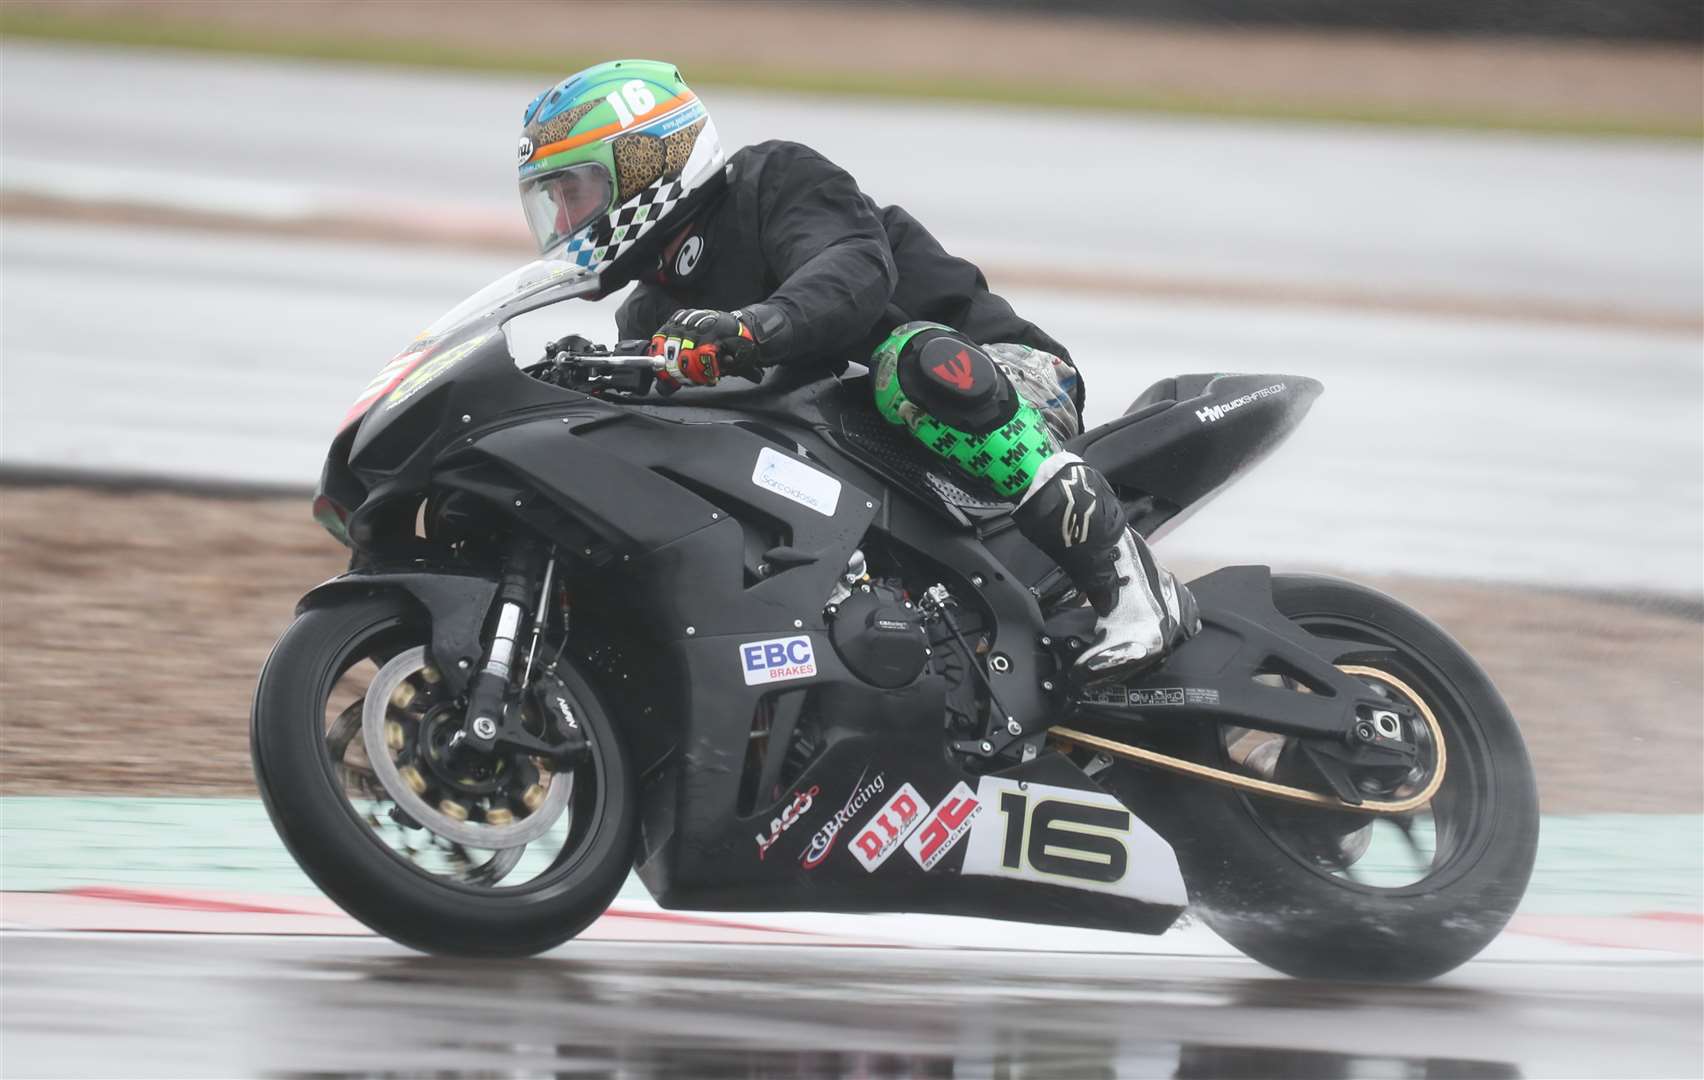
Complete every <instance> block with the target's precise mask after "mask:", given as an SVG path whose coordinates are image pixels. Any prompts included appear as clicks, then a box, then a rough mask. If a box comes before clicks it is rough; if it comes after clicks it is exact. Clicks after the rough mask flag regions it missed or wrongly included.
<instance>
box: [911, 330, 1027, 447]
mask: <svg viewBox="0 0 1704 1080" xmlns="http://www.w3.org/2000/svg"><path fill="white" fill-rule="evenodd" d="M897 367H898V375H899V385H900V389H901V390H903V391H904V392H905V396H906V397H907V398H909V399H910V400H912V401H913V402H915V403H916V404H917V405H918V407H919V408H921V409H922V410H923V411H924V412H926V413H928V414H929V415H930V416H933V417H934V418H935V419H937V420H939V421H940V422H941V423H943V424H946V425H948V426H949V427H953V428H957V429H958V430H960V431H963V432H965V433H966V434H969V435H986V434H988V433H989V432H991V431H993V430H995V429H996V428H999V427H1000V426H1002V425H1003V424H1006V423H1007V422H1008V421H1010V420H1011V419H1012V417H1013V416H1014V415H1015V414H1016V413H1017V411H1018V397H1017V392H1016V391H1015V390H1014V389H1013V388H1012V384H1011V380H1009V379H1007V378H1006V373H1005V372H1003V371H1001V370H1000V368H999V366H998V365H996V364H995V363H994V361H993V360H992V359H990V358H989V356H988V354H987V353H985V352H983V351H982V350H981V349H980V348H978V347H977V346H976V345H975V344H973V343H972V342H969V341H966V340H965V339H964V338H963V337H961V336H959V335H958V334H956V333H953V332H952V331H949V330H944V329H936V328H933V327H931V328H928V329H925V330H921V331H918V332H917V333H915V334H913V335H911V336H910V338H909V339H907V340H906V342H905V344H904V345H903V346H902V347H901V349H900V352H899V359H898V364H897Z"/></svg>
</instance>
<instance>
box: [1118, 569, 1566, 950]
mask: <svg viewBox="0 0 1704 1080" xmlns="http://www.w3.org/2000/svg"><path fill="white" fill-rule="evenodd" d="M1272 592H1273V599H1274V601H1275V602H1276V604H1277V607H1278V610H1279V611H1281V612H1283V613H1284V614H1285V615H1287V616H1289V617H1290V618H1292V619H1294V620H1296V621H1297V622H1298V623H1300V624H1302V625H1304V626H1306V627H1308V628H1309V629H1311V630H1313V631H1314V632H1315V633H1321V634H1325V635H1327V636H1333V637H1350V638H1352V639H1355V640H1364V641H1367V642H1368V643H1369V645H1372V644H1378V645H1382V646H1384V647H1385V648H1388V649H1394V650H1396V651H1395V653H1394V654H1384V655H1382V656H1381V658H1379V659H1377V660H1373V659H1368V660H1367V661H1365V663H1367V664H1369V665H1377V666H1379V667H1381V668H1383V669H1384V670H1386V671H1388V672H1389V673H1390V674H1392V675H1395V676H1397V677H1399V678H1401V679H1402V680H1403V681H1404V682H1406V683H1407V684H1408V685H1410V686H1412V687H1414V688H1415V689H1416V690H1418V691H1419V693H1420V694H1421V695H1422V696H1423V697H1425V698H1426V700H1427V702H1428V704H1429V705H1430V706H1431V708H1432V709H1433V710H1434V711H1435V713H1436V714H1437V716H1438V719H1439V722H1440V725H1441V726H1442V728H1443V732H1444V743H1445V747H1446V749H1447V762H1446V768H1445V780H1444V785H1445V786H1444V787H1443V788H1441V789H1440V791H1439V793H1438V795H1437V796H1435V797H1434V800H1433V806H1434V807H1436V806H1438V805H1439V804H1438V800H1439V799H1443V798H1445V796H1446V793H1450V792H1452V791H1454V792H1455V793H1456V795H1457V796H1458V797H1459V798H1460V800H1461V804H1462V805H1466V806H1471V807H1473V808H1474V810H1473V813H1472V814H1471V815H1470V814H1467V813H1461V814H1458V815H1457V818H1455V819H1451V820H1450V824H1449V827H1448V830H1447V834H1446V835H1447V837H1448V843H1449V846H1450V848H1451V849H1452V850H1451V852H1450V856H1449V858H1448V859H1446V860H1442V861H1441V862H1437V863H1434V866H1433V868H1432V869H1431V871H1430V873H1429V874H1428V876H1427V877H1425V878H1424V879H1422V880H1420V881H1418V882H1415V883H1413V884H1411V885H1406V886H1402V887H1398V888H1373V887H1368V886H1363V885H1356V884H1355V883H1353V882H1348V881H1345V880H1344V879H1343V878H1340V877H1334V876H1331V875H1329V874H1327V873H1324V872H1322V870H1321V869H1320V868H1319V867H1318V866H1309V865H1305V863H1304V860H1302V859H1301V858H1298V857H1297V856H1295V855H1294V854H1293V853H1292V852H1291V851H1289V850H1287V849H1286V848H1285V847H1284V846H1283V845H1282V844H1281V843H1279V842H1277V841H1276V840H1275V839H1274V836H1275V835H1277V834H1275V833H1274V832H1273V831H1271V830H1272V826H1271V824H1270V820H1271V815H1270V814H1269V813H1268V812H1267V810H1269V808H1270V807H1271V806H1272V800H1262V799H1260V798H1259V797H1255V796H1249V795H1245V794H1242V793H1241V792H1238V791H1235V790H1233V789H1230V788H1227V787H1222V786H1219V785H1214V784H1210V783H1205V782H1201V781H1191V780H1188V779H1185V778H1183V777H1179V776H1175V775H1173V774H1170V773H1162V772H1157V771H1153V770H1147V769H1141V768H1138V767H1136V766H1127V765H1121V766H1120V767H1119V768H1118V770H1117V775H1116V776H1114V777H1113V783H1114V785H1115V786H1116V787H1117V789H1118V792H1119V794H1120V795H1121V796H1123V797H1125V798H1126V799H1127V800H1128V801H1129V802H1130V804H1131V806H1132V808H1133V809H1135V810H1136V811H1137V812H1138V813H1139V814H1141V815H1142V816H1143V817H1144V818H1145V819H1147V820H1149V821H1150V823H1151V824H1153V825H1154V827H1155V828H1156V829H1157V830H1159V832H1160V833H1161V834H1162V835H1164V836H1165V837H1166V839H1167V840H1169V841H1170V842H1171V843H1172V845H1173V847H1174V848H1175V849H1176V851H1177V856H1178V861H1179V863H1180V865H1181V867H1182V869H1183V874H1184V879H1185V881H1186V882H1187V883H1188V886H1189V891H1190V894H1191V901H1192V908H1193V909H1194V910H1195V911H1196V912H1197V914H1199V915H1200V916H1201V918H1202V919H1203V920H1204V921H1205V922H1206V923H1207V925H1208V926H1210V927H1212V928H1213V930H1214V931H1216V932H1217V933H1218V934H1219V935H1220V936H1221V937H1223V938H1225V940H1227V941H1229V942H1230V943H1231V944H1232V945H1234V946H1236V947H1237V948H1238V949H1241V950H1242V951H1243V952H1245V953H1247V954H1248V955H1249V956H1251V957H1253V958H1254V959H1256V960H1258V961H1260V962H1261V963H1263V964H1266V965H1268V966H1269V967H1273V968H1276V969H1278V970H1279V971H1282V972H1285V973H1287V974H1290V975H1294V976H1299V977H1306V978H1319V979H1354V980H1395V981H1409V980H1420V979H1428V978H1432V977H1434V976H1437V975H1440V974H1442V973H1443V972H1446V971H1449V970H1450V969H1452V968H1454V967H1456V966H1458V965H1460V964H1462V963H1464V962H1466V961H1467V960H1469V959H1471V958H1472V957H1473V956H1474V955H1475V954H1477V953H1478V952H1479V951H1480V950H1481V949H1483V948H1484V947H1485V946H1486V945H1487V944H1489V943H1490V942H1491V940H1492V939H1493V938H1495V937H1496V936H1497V934H1498V933H1499V932H1501V930H1502V929H1503V927H1504V925H1505V924H1506V923H1507V922H1508V921H1509V918H1510V916H1511V915H1513V914H1514V911H1515V908H1516V906H1517V905H1518V904H1519V903H1520V900H1521V897H1522V895H1523V894H1524V893H1525V891H1526V885H1527V880H1528V878H1529V877H1530V876H1531V874H1532V866H1533V859H1534V857H1535V855H1536V853H1537V847H1538V828H1539V817H1538V795H1537V787H1536V783H1535V780H1534V777H1533V772H1532V765H1531V763H1530V762H1529V760H1528V757H1527V752H1526V747H1525V745H1524V744H1523V742H1522V741H1521V736H1520V731H1519V729H1518V728H1517V727H1516V725H1515V721H1514V718H1513V716H1511V715H1510V713H1509V709H1508V706H1507V705H1505V704H1504V703H1503V699H1502V697H1501V696H1500V695H1498V693H1497V691H1496V689H1495V688H1494V687H1493V686H1492V685H1491V682H1490V680H1489V679H1488V678H1487V677H1486V675H1485V673H1484V671H1482V670H1481V669H1480V667H1479V665H1478V664H1477V663H1475V662H1474V660H1473V658H1472V657H1471V656H1469V655H1468V654H1467V653H1466V652H1465V651H1464V650H1463V649H1462V648H1461V646H1460V645H1458V644H1457V643H1456V642H1455V641H1454V640H1453V639H1452V638H1451V637H1450V636H1449V635H1448V634H1447V633H1445V632H1444V631H1443V630H1442V629H1440V628H1439V627H1438V626H1437V625H1435V624H1434V623H1432V622H1431V621H1430V620H1428V619H1426V618H1425V617H1424V616H1422V615H1420V614H1419V613H1418V612H1415V611H1413V610H1412V609H1410V608H1408V607H1406V606H1404V605H1403V604H1401V603H1399V602H1397V601H1396V600H1394V599H1392V598H1390V597H1388V596H1385V595H1384V594H1382V593H1379V592H1377V591H1375V590H1373V589H1369V588H1366V587H1364V586H1360V585H1355V584H1353V583H1350V582H1346V581H1340V580H1336V579H1333V578H1326V577H1317V576H1312V575H1273V578H1272ZM1168 749H1169V750H1175V751H1176V752H1179V753H1180V754H1186V755H1188V756H1190V757H1193V758H1195V759H1196V760H1203V761H1208V762H1210V763H1212V764H1215V765H1219V766H1220V767H1234V766H1230V765H1229V764H1228V761H1227V758H1226V754H1225V747H1224V744H1223V741H1222V740H1221V738H1220V734H1219V732H1218V730H1217V729H1216V728H1214V727H1211V726H1209V727H1207V728H1205V729H1203V730H1202V731H1201V732H1198V733H1196V734H1195V735H1194V736H1193V737H1192V738H1191V740H1190V742H1189V743H1188V744H1187V745H1185V746H1178V747H1168ZM1452 783H1453V784H1455V785H1461V786H1458V787H1456V788H1453V789H1452V787H1451V785H1452ZM1262 803H1264V804H1265V807H1264V808H1263V807H1262V806H1261V804H1262ZM1439 846H1440V848H1441V847H1442V846H1443V841H1440V843H1439ZM1441 855H1443V852H1442V851H1440V852H1439V853H1438V855H1436V856H1434V858H1438V857H1439V856H1441Z"/></svg>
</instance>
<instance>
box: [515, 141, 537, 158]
mask: <svg viewBox="0 0 1704 1080" xmlns="http://www.w3.org/2000/svg"><path fill="white" fill-rule="evenodd" d="M532 156H533V141H532V136H530V135H522V136H521V142H520V145H519V146H517V147H515V157H516V158H518V159H519V160H518V161H516V162H515V164H517V165H525V164H526V163H527V159H528V158H530V157H532Z"/></svg>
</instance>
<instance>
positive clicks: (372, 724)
mask: <svg viewBox="0 0 1704 1080" xmlns="http://www.w3.org/2000/svg"><path fill="white" fill-rule="evenodd" d="M428 663H429V661H428V660H427V658H426V648H425V646H416V647H414V648H412V649H409V650H407V651H406V652H403V653H400V654H398V655H397V656H395V657H392V658H391V660H390V662H389V663H387V664H386V665H385V666H384V667H382V668H380V669H379V673H378V675H376V676H374V678H373V684H372V685H371V686H369V687H368V688H367V698H366V701H365V702H364V703H363V704H362V706H361V739H362V743H363V744H364V745H365V746H366V748H367V758H368V760H370V761H371V762H372V766H373V773H374V775H375V776H377V777H378V778H379V783H380V784H381V785H382V786H383V787H384V789H385V793H386V794H388V795H389V796H390V797H391V798H392V799H394V800H396V804H397V805H398V806H400V807H402V809H403V811H404V812H405V813H406V814H408V816H409V817H411V818H413V819H414V820H415V821H418V822H419V823H420V824H421V825H422V826H424V827H425V828H427V829H430V830H431V831H432V832H434V833H436V834H438V835H439V836H442V837H443V838H444V839H446V840H452V841H454V842H456V843H458V844H461V845H462V846H464V847H470V848H480V849H483V850H487V851H501V850H503V849H505V848H513V847H521V846H523V845H526V844H530V843H532V842H533V841H534V840H537V839H538V838H539V837H541V836H543V835H544V834H545V833H547V832H549V831H550V827H551V826H552V825H554V824H556V819H557V818H559V817H561V816H562V812H563V811H564V810H565V809H567V807H568V800H569V798H570V797H571V796H572V795H573V791H574V777H573V775H572V774H564V773H555V774H553V775H552V776H551V778H550V786H549V787H548V788H547V789H546V790H545V794H544V799H543V801H541V802H540V803H539V805H538V807H537V808H536V809H534V810H533V811H532V813H530V814H528V815H527V816H526V817H524V818H522V819H520V820H519V821H515V822H512V823H510V824H508V825H487V824H484V823H483V822H474V821H458V820H457V819H455V818H453V817H450V816H449V815H448V814H445V813H444V812H443V811H441V810H439V809H438V808H437V807H436V806H433V805H432V804H431V803H429V802H427V801H426V800H425V799H423V798H421V797H420V796H419V795H417V794H416V793H415V791H414V789H413V788H411V787H409V786H408V782H407V781H406V780H404V779H403V777H402V773H401V771H400V770H399V769H398V768H397V764H396V761H395V760H394V759H393V758H392V757H391V750H390V747H389V745H388V744H387V743H386V742H385V720H386V718H387V714H388V713H389V711H390V704H391V696H392V695H393V694H394V693H395V692H396V688H397V687H398V686H401V685H402V683H403V681H404V680H406V679H407V678H408V677H409V676H411V675H413V674H414V673H415V672H418V671H420V670H422V669H424V668H425V667H426V666H427V665H428Z"/></svg>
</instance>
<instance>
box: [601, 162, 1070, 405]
mask: <svg viewBox="0 0 1704 1080" xmlns="http://www.w3.org/2000/svg"><path fill="white" fill-rule="evenodd" d="M677 308H712V309H716V310H721V311H733V310H739V311H741V312H742V313H744V314H745V315H746V317H747V321H748V325H750V326H751V327H752V329H753V331H754V332H755V334H756V336H757V340H758V342H759V343H760V345H761V348H762V355H763V358H764V360H765V361H766V362H771V363H781V364H788V365H791V364H820V365H823V366H824V368H825V371H824V374H827V373H829V372H834V373H839V372H841V371H843V370H845V368H846V365H847V363H848V362H851V361H857V362H860V363H864V362H867V361H868V359H869V356H870V351H871V350H872V349H874V348H875V347H876V345H877V344H879V343H880V342H881V341H882V339H883V338H884V337H886V336H887V334H888V331H890V330H892V329H893V328H894V327H895V326H898V325H900V324H901V323H907V322H913V321H919V320H923V321H929V322H938V323H943V324H945V325H947V326H950V327H953V328H954V329H956V330H958V331H959V332H960V333H961V334H963V335H964V336H965V337H967V338H969V339H970V340H972V341H978V342H987V341H1005V342H1014V343H1017V344H1020V345H1028V346H1031V347H1032V348H1036V349H1040V350H1041V351H1043V352H1048V353H1052V354H1054V355H1055V356H1059V357H1061V358H1064V359H1066V360H1069V359H1070V357H1069V354H1068V353H1067V352H1066V351H1065V347H1064V346H1063V345H1061V344H1059V342H1057V341H1055V340H1053V338H1051V337H1049V336H1048V335H1047V334H1046V333H1044V332H1043V331H1042V330H1041V328H1039V327H1037V326H1036V325H1035V324H1034V323H1031V322H1029V321H1027V320H1025V319H1023V318H1021V317H1019V315H1018V314H1017V312H1015V311H1013V310H1012V305H1010V304H1008V303H1007V302H1006V301H1005V300H1003V299H1001V298H1000V297H998V296H996V295H995V294H993V293H991V292H989V291H988V282H987V281H986V280H985V279H984V278H983V276H982V271H981V270H979V269H977V268H976V265H975V264H974V263H971V262H969V261H968V260H965V259H961V258H958V257H957V256H954V255H950V254H948V253H947V252H946V250H945V249H943V248H942V247H941V245H940V244H939V243H938V242H937V241H936V240H935V238H934V237H933V236H931V235H930V234H929V230H927V229H925V228H924V227H923V226H922V224H921V223H919V222H918V220H917V219H916V218H914V217H912V216H911V215H910V214H908V213H906V212H905V211H904V210H902V209H900V208H899V207H897V206H885V207H884V206H878V205H877V204H876V202H875V200H874V199H871V198H870V197H869V196H868V195H866V194H864V192H863V191H862V190H860V189H859V187H858V184H857V182H856V181H854V180H853V179H852V177H851V175H850V174H848V173H847V172H846V170H844V169H842V168H840V167H839V166H837V165H835V164H834V163H833V162H831V161H829V160H828V159H827V158H825V157H823V156H822V155H821V154H819V153H817V152H816V151H815V150H812V149H811V148H810V147H808V146H801V145H800V144H798V143H794V142H781V141H773V142H765V143H759V144H757V145H755V146H748V147H746V148H745V149H743V150H739V151H736V152H735V153H734V154H733V155H732V156H731V157H730V158H729V159H728V170H727V179H726V181H725V184H724V187H723V190H722V191H720V192H719V193H717V194H716V195H713V196H712V197H711V198H710V200H709V201H708V202H707V203H705V205H704V206H703V207H701V208H700V209H699V210H698V212H697V213H696V214H694V216H693V218H692V221H691V225H690V227H689V229H688V231H687V232H686V233H685V234H684V236H683V237H682V238H681V239H679V240H677V241H674V242H671V243H670V244H669V245H668V246H667V247H665V249H664V251H663V255H662V257H661V259H660V260H659V262H658V265H657V266H656V268H655V269H654V270H653V271H652V272H650V273H648V274H644V275H642V276H641V279H640V284H639V287H638V288H637V289H635V290H634V292H633V294H632V295H631V296H629V297H628V299H627V300H626V302H625V303H623V304H622V305H621V309H620V311H619V312H618V313H617V314H616V324H617V328H618V330H619V331H620V335H621V337H622V338H624V339H633V338H649V337H650V336H651V334H652V333H653V332H654V331H655V330H656V329H657V327H659V326H661V325H662V324H663V323H664V322H665V321H666V320H667V319H668V317H669V315H670V313H672V312H673V311H675V310H676V309H677ZM1081 385H1082V384H1081V382H1080V381H1079V382H1078V383H1077V386H1078V391H1077V393H1078V402H1077V404H1078V406H1079V408H1080V407H1081V404H1082V401H1081V389H1080V388H1081Z"/></svg>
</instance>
